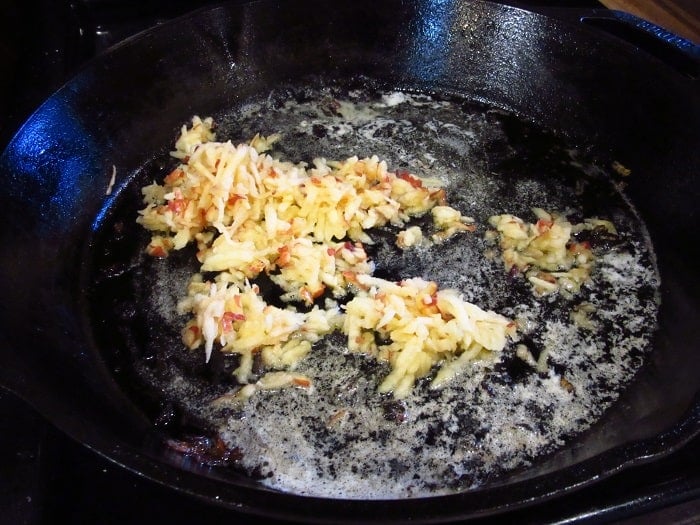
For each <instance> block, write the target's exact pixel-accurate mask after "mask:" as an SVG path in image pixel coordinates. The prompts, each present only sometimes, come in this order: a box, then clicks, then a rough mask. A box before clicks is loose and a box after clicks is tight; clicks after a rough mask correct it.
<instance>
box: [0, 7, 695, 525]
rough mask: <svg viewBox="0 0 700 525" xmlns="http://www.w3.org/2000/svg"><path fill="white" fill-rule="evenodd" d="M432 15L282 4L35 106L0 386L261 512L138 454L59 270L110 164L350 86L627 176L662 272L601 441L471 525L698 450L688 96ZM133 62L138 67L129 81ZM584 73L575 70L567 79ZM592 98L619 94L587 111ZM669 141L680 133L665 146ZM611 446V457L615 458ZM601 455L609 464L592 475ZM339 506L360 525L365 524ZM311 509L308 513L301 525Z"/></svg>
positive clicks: (142, 466) (125, 412)
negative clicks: (543, 141) (562, 140)
mask: <svg viewBox="0 0 700 525" xmlns="http://www.w3.org/2000/svg"><path fill="white" fill-rule="evenodd" d="M429 7H430V6H429V5H428V4H422V3H419V4H416V5H404V4H402V3H396V4H391V3H390V4H387V5H386V6H379V7H376V11H375V10H373V11H371V13H372V16H367V13H368V12H369V11H368V9H369V8H368V6H367V5H365V4H362V3H353V4H352V5H345V4H341V5H339V6H336V5H334V6H333V9H332V10H329V9H328V8H327V7H325V6H323V5H321V4H320V3H319V4H314V6H313V9H312V10H311V11H310V12H313V16H311V17H308V16H301V14H299V13H297V12H296V10H295V9H293V8H292V7H290V6H287V5H286V4H280V5H276V6H275V7H274V8H272V9H273V11H274V12H275V13H276V14H277V15H278V16H269V14H270V11H269V9H271V7H270V6H268V5H264V4H254V5H250V6H247V7H245V8H239V7H235V6H227V7H226V8H222V9H221V10H219V11H214V12H211V13H207V12H204V13H200V14H199V15H197V16H195V17H193V18H191V19H186V20H183V21H180V22H177V23H175V24H173V25H170V26H168V27H167V28H162V29H160V30H158V31H155V32H154V33H152V34H151V35H150V36H142V37H140V38H136V39H134V40H133V41H131V42H129V43H127V44H125V45H123V46H120V47H119V48H117V49H115V50H113V51H112V52H111V53H110V54H109V55H107V57H105V58H104V59H102V60H98V61H96V62H95V63H93V64H91V65H90V67H88V68H87V69H86V70H85V71H83V72H82V73H81V74H80V75H79V76H78V77H77V78H76V79H75V80H74V81H72V82H71V83H70V84H69V85H67V86H66V87H65V88H64V89H63V90H61V91H60V92H59V93H58V94H57V95H55V96H54V97H52V99H50V100H49V101H48V102H47V103H46V104H45V105H44V106H43V107H42V108H41V110H40V111H39V112H38V113H37V114H36V115H35V116H34V117H33V118H32V119H31V120H30V121H29V122H28V123H27V124H26V125H25V127H24V128H23V129H22V130H21V132H20V133H19V134H18V136H17V137H16V138H15V139H14V141H13V142H12V144H11V145H10V147H9V148H8V150H7V151H6V152H5V154H4V155H3V158H2V173H3V179H4V180H5V181H6V183H7V184H6V186H7V193H6V194H4V195H3V197H2V198H3V211H2V213H3V214H4V218H5V222H6V224H8V225H10V227H8V228H7V229H6V230H4V232H3V235H5V238H4V240H5V242H4V243H3V250H4V251H6V252H7V253H3V258H2V260H3V263H2V264H3V272H2V274H3V288H4V289H5V290H6V294H7V297H8V302H7V304H6V305H5V306H3V311H2V314H3V323H4V325H5V326H24V327H26V331H25V332H26V333H27V334H28V335H27V338H26V340H24V341H23V345H22V348H23V352H17V351H15V352H10V353H8V352H6V353H5V356H4V358H6V359H7V363H8V364H7V365H6V366H5V367H3V368H4V370H8V369H12V370H13V374H12V375H11V377H6V378H3V382H4V383H6V384H7V385H8V386H9V387H10V388H13V389H14V390H16V391H18V392H19V393H20V394H22V395H23V396H24V397H26V398H28V399H29V400H30V402H32V403H33V404H35V405H36V406H37V407H38V408H39V409H40V410H41V411H42V412H44V413H45V414H46V415H47V417H50V418H52V420H53V421H54V422H56V423H57V424H58V425H59V426H60V427H62V428H64V429H65V430H66V431H68V432H69V433H70V434H71V435H73V436H74V437H76V438H78V439H80V440H81V441H84V442H85V443H86V444H88V445H90V446H92V447H94V448H96V449H97V450H98V451H100V452H102V453H104V454H105V455H107V456H108V457H111V458H112V459H115V460H117V461H119V462H122V463H124V464H126V465H127V466H128V467H130V468H133V469H136V470H139V471H142V472H143V473H145V474H147V475H149V476H151V477H154V478H156V479H159V480H160V481H164V482H166V483H174V482H175V480H182V479H183V477H184V479H186V480H187V481H186V483H184V484H181V488H184V489H185V490H187V491H191V492H193V493H195V494H198V495H200V496H202V497H205V498H211V494H214V493H215V492H216V493H217V494H222V493H223V494H224V497H223V498H222V500H223V501H224V502H225V503H228V504H231V505H232V506H238V505H244V506H250V507H257V504H259V502H260V500H259V498H260V495H259V493H258V491H252V492H249V491H248V489H247V488H246V487H249V485H250V484H249V483H246V481H245V480H240V483H241V485H240V486H236V487H231V486H226V487H221V486H220V485H216V484H214V485H212V484H209V482H208V481H207V480H206V479H205V478H204V477H203V476H202V475H201V473H200V475H198V476H190V475H188V474H187V470H185V471H180V470H171V469H170V468H169V467H168V463H169V461H168V459H167V458H160V457H159V452H157V451H152V452H151V453H149V452H148V451H147V449H148V446H147V445H144V442H143V441H144V440H143V436H144V435H147V434H146V433H145V432H146V429H147V428H149V426H148V424H147V422H146V421H145V420H144V419H143V418H142V417H141V416H140V415H139V413H138V411H135V410H134V407H133V405H132V404H131V402H130V401H129V399H128V398H127V397H125V396H124V395H123V393H122V392H121V390H120V389H119V388H118V386H117V384H116V383H115V381H114V379H113V376H112V373H111V372H110V370H109V369H108V368H107V367H106V366H105V363H104V360H103V356H102V354H101V353H100V351H99V350H98V349H97V348H96V347H95V346H94V345H92V344H91V343H90V341H89V335H88V334H86V333H85V332H86V326H85V325H84V324H83V319H84V317H83V315H82V314H83V313H84V312H81V308H82V307H84V306H85V304H83V303H81V297H82V293H83V290H82V289H81V287H80V286H79V283H77V282H76V279H75V268H76V267H77V266H78V264H79V261H80V259H81V258H82V256H83V254H84V252H83V247H84V245H83V242H82V241H83V239H84V238H85V234H86V233H87V232H88V231H89V229H90V228H91V227H92V226H93V225H99V224H101V223H100V222H99V220H98V218H99V217H100V213H101V211H104V210H107V209H109V207H110V205H111V204H113V200H112V198H105V196H104V189H105V188H106V185H107V182H108V180H109V175H110V173H111V166H112V164H114V165H115V166H117V167H118V168H117V169H118V171H117V173H118V184H119V185H120V187H121V186H123V185H124V184H125V183H126V178H125V177H128V176H130V175H131V174H133V173H135V172H136V170H137V169H138V168H140V167H141V166H142V165H143V164H144V163H146V162H147V161H149V160H150V158H152V157H153V156H154V153H160V152H162V151H163V148H164V145H165V147H166V148H167V145H169V144H170V143H171V141H172V138H173V137H172V133H173V131H174V130H176V129H177V128H178V127H179V125H180V124H181V123H182V121H183V120H185V119H186V118H188V116H190V115H191V114H193V113H195V112H197V113H201V114H207V113H214V112H216V111H217V110H219V109H220V108H222V107H226V106H230V105H233V103H234V102H235V101H236V100H240V99H242V98H244V97H245V96H248V95H251V94H254V93H259V92H264V91H265V90H266V89H269V88H270V87H272V86H275V85H276V84H277V83H278V82H280V81H287V80H289V79H293V78H299V77H300V76H303V75H306V74H312V73H319V72H323V73H324V74H332V75H331V76H333V77H336V78H343V77H346V76H352V75H353V74H355V73H357V72H358V71H361V72H363V73H365V74H368V75H369V76H372V77H375V78H381V79H383V81H385V82H387V84H389V85H392V86H395V87H415V88H419V89H423V90H434V89H438V90H439V91H442V92H459V93H463V94H464V95H466V96H467V97H468V98H470V99H472V100H487V101H488V102H490V103H492V104H495V105H496V106H500V107H505V108H509V109H512V110H514V111H516V112H517V113H519V114H521V115H524V116H526V117H527V118H529V119H532V120H534V121H536V122H538V123H539V124H540V125H541V126H543V127H545V128H546V129H550V130H552V131H553V132H555V133H559V134H562V135H565V136H566V137H567V140H568V141H569V142H570V143H573V144H575V145H579V144H585V145H587V147H590V148H592V149H593V150H594V151H595V153H596V154H597V155H599V156H600V158H601V163H603V164H606V163H608V162H609V161H611V160H613V159H614V160H619V161H620V162H622V163H623V164H624V165H626V166H628V167H630V168H631V169H632V171H633V173H634V177H631V178H630V180H629V185H628V188H627V192H628V194H629V195H630V196H631V198H632V200H633V202H634V203H635V205H636V207H637V209H638V210H639V211H640V213H641V215H642V217H643V219H644V221H645V222H646V224H647V225H648V227H649V230H650V233H651V236H652V239H653V241H654V244H655V247H656V250H657V254H658V257H659V268H660V271H661V275H662V310H661V317H660V325H661V329H660V332H659V336H658V339H657V345H656V347H655V349H654V352H653V354H652V355H651V359H650V360H649V362H648V364H647V366H646V368H645V369H644V370H643V371H642V373H641V374H640V375H639V376H638V377H637V379H636V381H635V383H634V384H633V385H631V386H630V388H629V389H628V390H627V392H626V393H625V396H624V397H623V399H622V401H621V402H620V403H618V405H616V407H617V408H616V409H615V410H613V411H611V412H609V413H608V414H607V416H606V418H605V419H604V421H602V422H601V424H600V425H599V426H598V431H597V432H594V433H593V434H592V435H591V437H589V438H588V439H587V441H585V442H583V443H581V444H579V446H577V447H576V448H575V450H573V451H572V450H567V451H566V453H565V454H563V455H562V456H559V457H558V459H557V460H556V461H554V462H550V464H549V466H548V467H547V468H546V469H545V470H544V471H545V472H546V471H551V470H552V469H553V468H554V467H557V466H561V467H570V466H571V465H574V464H575V463H577V462H578V461H580V460H583V459H589V458H592V459H590V461H588V462H584V463H581V464H579V465H578V466H576V467H574V468H563V469H562V470H560V471H557V472H555V473H554V474H552V475H550V476H548V477H546V478H540V479H539V480H538V483H539V484H537V489H536V494H535V493H533V492H532V491H534V490H535V488H534V487H533V485H532V484H522V485H515V486H512V487H509V490H507V491H505V490H499V489H497V488H496V489H493V490H489V491H486V492H485V493H481V494H480V495H479V500H478V501H479V504H478V505H471V506H469V507H468V508H470V509H475V510H474V512H475V513H479V512H485V511H493V510H494V509H496V508H505V507H507V506H508V505H511V504H519V503H523V502H525V501H528V500H529V498H530V497H531V496H533V495H536V496H546V495H550V494H552V493H554V492H556V491H557V490H560V489H562V488H570V487H572V486H575V485H576V484H577V483H579V482H581V481H586V480H588V479H591V478H592V477H593V476H594V475H597V474H600V473H601V472H610V471H611V470H613V469H615V468H617V467H618V466H619V465H620V464H621V463H624V462H627V461H630V460H633V459H636V458H638V457H639V456H644V455H648V454H654V453H659V452H661V451H662V450H664V448H665V447H667V446H674V445H678V444H679V443H681V442H683V441H684V440H685V439H687V438H688V437H689V436H690V435H691V434H692V433H694V432H696V431H697V424H698V417H697V406H696V405H695V404H694V396H695V394H696V393H697V378H696V377H695V375H694V374H693V373H692V370H693V367H692V366H687V365H688V363H695V362H696V359H697V358H696V357H695V352H694V350H695V346H694V344H693V343H689V342H690V341H695V340H697V335H698V334H697V330H698V328H697V326H696V324H695V323H693V322H692V320H693V319H696V318H697V313H698V302H697V301H698V293H697V292H698V290H697V281H696V279H694V278H693V273H692V263H691V262H690V261H689V259H690V257H688V255H687V254H688V253H689V252H688V248H687V247H688V246H691V247H692V246H695V245H696V243H697V232H696V231H695V229H694V228H693V224H692V222H693V221H692V219H693V217H695V216H696V212H695V209H694V208H695V206H694V202H696V198H697V196H698V189H697V185H696V184H695V180H694V177H695V175H694V174H695V173H697V167H698V153H697V151H696V148H694V144H697V143H698V98H697V95H696V94H695V93H694V91H693V90H692V88H693V83H692V81H688V80H687V79H682V78H678V77H677V76H676V75H675V73H674V72H673V71H671V70H668V69H666V68H665V67H664V66H663V65H662V64H659V63H656V62H654V61H653V60H650V59H649V58H648V57H646V56H644V55H642V54H640V53H638V52H634V51H631V50H628V49H626V48H624V47H622V46H620V45H619V44H617V43H615V42H613V41H609V40H605V39H602V42H601V40H599V39H598V38H597V37H593V36H592V35H589V34H588V33H586V32H584V31H582V30H580V29H578V28H572V27H568V26H565V25H563V24H560V23H557V22H553V21H550V20H547V19H544V18H541V17H537V16H534V15H530V14H528V13H524V12H521V11H518V10H512V9H506V8H502V7H496V6H492V5H489V4H481V3H473V4H472V3H469V4H464V5H456V4H450V5H449V7H450V8H451V9H446V10H445V12H446V13H447V14H445V15H443V16H441V17H437V18H436V17H435V16H432V17H431V16H428V14H427V12H422V9H428V8H429ZM348 20H368V21H367V23H366V24H362V25H361V30H358V32H356V33H351V32H348V31H340V30H339V28H340V27H343V28H345V27H346V26H347V24H346V22H347V21H348ZM426 20H430V21H431V24H427V23H425V21H426ZM276 24H281V27H277V26H276ZM309 37H312V38H311V39H310V40H309ZM188 44H189V45H188ZM282 49H284V50H285V51H286V53H282V52H281V50H282ZM176 50H177V52H176ZM285 55H286V56H285ZM137 60H138V63H139V64H141V67H139V68H134V67H133V66H134V63H135V61H137ZM581 61H585V62H586V63H587V65H588V67H586V68H582V67H580V63H581ZM148 66H150V67H148ZM202 79H206V80H205V81H203V80H202ZM146 86H147V88H146ZM592 86H597V87H600V86H615V87H619V88H624V89H613V90H610V91H607V92H606V94H605V95H602V94H601V93H599V92H595V91H591V89H590V88H591V87H592ZM671 94H673V95H674V96H671ZM106 95H109V98H110V100H111V101H112V104H111V105H110V106H109V107H108V108H106V107H105V106H104V104H103V103H102V102H101V101H102V100H105V97H106ZM679 122H685V123H686V126H685V127H684V128H683V129H678V127H677V125H678V123H679ZM652 138H653V140H652ZM95 174H99V175H97V176H96V175H95ZM678 174H684V176H678ZM661 180H663V183H660V181H661ZM661 188H663V190H664V191H660V189H661ZM18 217H21V220H18ZM10 247H11V248H10ZM20 275H32V276H33V277H34V278H33V279H32V280H31V282H30V283H29V284H28V287H29V293H28V289H26V288H21V289H20V288H18V287H16V286H12V285H11V283H13V282H14V281H16V279H17V278H18V276H20ZM27 297H31V298H33V299H34V300H32V301H27V299H26V298H27ZM9 305H12V308H10V307H9ZM687 320H691V322H687ZM4 337H5V338H6V337H7V336H4ZM5 347H6V348H17V346H16V345H9V344H6V345H5ZM47 349H51V350H52V351H50V352H49V351H47ZM88 392H89V393H90V395H86V394H87V393H88ZM688 410H690V413H688V412H687V411H688ZM684 414H685V416H684ZM669 428H672V429H673V430H672V431H671V432H670V433H666V434H664V435H663V437H662V438H654V436H657V435H658V434H659V432H663V431H665V430H667V429H669ZM649 438H652V439H651V440H649V441H641V442H637V441H636V440H640V439H641V440H645V439H649ZM619 445H627V446H626V447H623V448H622V449H617V450H613V449H614V448H615V447H616V446H619ZM606 450H607V451H610V450H612V452H611V453H609V454H607V455H606V454H603V455H599V456H595V454H596V453H597V452H603V451H606ZM153 456H155V457H156V458H159V459H158V462H157V463H153V462H152V457H153ZM160 461H162V463H161V462H160ZM185 467H187V466H186V465H185ZM192 470H196V468H193V469H192ZM594 473H595V474H594ZM533 474H536V473H533ZM268 496H269V495H268ZM473 496H474V495H470V494H464V495H460V496H456V497H454V498H448V501H454V502H455V505H454V506H450V505H448V506H445V510H444V513H441V514H443V516H447V515H452V516H456V515H464V511H463V509H464V508H465V507H464V503H465V502H467V501H469V502H470V503H472V504H474V503H476V501H477V500H476V499H475V498H474V497H473ZM275 497H276V498H278V500H279V502H280V506H279V507H278V511H270V510H269V509H268V512H285V511H289V510H291V509H296V508H297V504H296V503H295V500H294V499H293V498H287V497H285V496H275ZM343 505H344V506H342V507H341V509H345V510H348V511H350V510H352V511H353V512H358V509H359V511H362V510H365V511H366V512H368V516H369V515H370V514H371V513H370V511H371V505H369V504H361V503H357V504H352V503H344V504H343ZM367 505H369V506H367ZM427 505H428V503H426V502H420V501H418V502H413V503H412V504H410V505H408V506H404V507H403V508H402V510H401V511H399V510H397V514H396V515H397V517H400V516H401V515H402V514H403V513H404V512H406V513H408V512H411V513H413V514H414V515H424V516H425V515H428V514H431V515H432V513H433V512H435V509H434V508H432V507H428V506H427ZM324 508H328V507H324V503H318V502H317V507H316V509H317V511H319V512H321V513H322V512H323V509H324ZM257 511H258V512H265V511H261V510H260V508H257ZM297 512H302V511H301V510H298V509H297ZM338 512H340V513H341V514H342V512H343V511H342V510H339V511H338ZM470 512H471V511H470ZM404 515H405V514H404ZM355 516H357V514H355Z"/></svg>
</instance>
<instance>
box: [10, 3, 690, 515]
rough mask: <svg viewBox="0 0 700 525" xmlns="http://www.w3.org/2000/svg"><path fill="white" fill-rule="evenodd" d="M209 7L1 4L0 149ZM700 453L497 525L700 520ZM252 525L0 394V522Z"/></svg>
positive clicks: (574, 7)
mask: <svg viewBox="0 0 700 525" xmlns="http://www.w3.org/2000/svg"><path fill="white" fill-rule="evenodd" d="M212 3H214V2H207V1H201V0H200V1H189V2H185V1H182V0H170V1H168V0H160V1H159V0H144V1H139V0H74V1H67V0H53V1H51V0H37V1H27V0H24V1H19V0H4V2H3V4H2V6H1V7H0V79H2V80H1V81H0V148H3V149H4V147H5V145H6V144H7V142H8V141H9V140H10V139H11V137H12V135H13V134H14V133H15V132H16V131H17V129H19V127H20V126H21V124H22V122H24V120H26V118H27V117H28V116H29V115H30V114H31V113H32V112H33V111H34V110H35V109H36V108H37V107H38V106H39V105H40V104H41V102H42V101H43V100H44V99H46V98H47V97H48V96H49V95H50V94H51V93H52V92H53V91H55V90H56V89H57V88H59V87H60V86H61V85H62V84H63V83H64V82H65V81H66V80H67V79H69V78H70V77H71V75H72V74H73V73H75V72H76V71H77V70H78V69H79V68H80V67H81V66H82V65H83V64H84V63H85V62H86V61H88V60H90V59H91V58H92V57H94V56H96V55H98V54H99V53H101V52H102V51H104V50H105V49H107V48H109V47H110V46H111V45H114V44H116V43H118V42H119V41H121V40H122V39H124V38H126V37H128V36H130V35H132V34H134V33H136V32H139V31H141V30H144V29H147V28H148V27H152V26H153V25H155V24H160V23H163V22H165V21H167V20H168V19H171V18H173V17H175V16H179V15H181V14H183V13H185V12H188V11H190V10H192V9H195V8H197V7H200V6H203V5H208V4H212ZM502 3H507V4H511V5H516V6H519V7H524V8H527V9H530V10H533V11H540V12H545V13H548V14H553V15H555V16H563V17H569V18H571V17H575V16H576V13H578V12H579V11H578V10H580V9H604V7H603V6H602V4H600V3H599V2H597V1H595V0H588V1H587V0H578V1H577V0H570V1H565V0H551V1H503V2H502ZM699 4H700V2H699ZM552 7H555V8H556V9H555V10H554V11H552ZM559 8H564V9H559ZM567 10H569V11H567ZM106 102H107V101H106ZM699 452H700V439H696V440H695V441H693V442H691V443H690V444H689V445H687V446H686V447H684V448H683V449H681V450H679V451H677V452H675V453H673V454H671V455H669V456H668V457H666V458H663V459H661V460H655V461H653V462H651V463H649V464H647V465H640V466H637V467H633V468H629V469H627V470H625V471H623V472H621V473H619V474H617V475H614V476H612V477H611V478H609V479H607V480H604V481H602V482H600V483H597V484H595V485H593V486H591V487H588V488H585V489H582V490H579V491H577V492H575V493H574V494H571V495H569V496H565V497H562V498H558V499H556V500H554V501H551V502H546V503H544V504H539V505H537V506H533V507H530V508H526V509H523V510H520V511H517V512H515V513H511V514H508V515H507V516H503V517H501V518H499V519H498V520H497V521H504V522H520V523H564V522H567V523H574V522H575V523H583V522H585V523H607V522H619V523H659V524H661V523H664V524H666V523H677V524H680V523H684V524H689V523H700V459H699V458H700V454H699ZM252 522H256V521H255V520H253V519H252V518H251V517H247V516H242V515H239V514H235V513H232V512H230V511H226V510H224V509H219V508H213V507H210V506H208V505H205V504H203V503H201V502H199V501H197V500H194V499H191V498H190V497H188V496H185V495H181V494H175V493H174V492H172V491H171V490H170V489H167V488H163V487H161V486H159V485H156V484H155V483H153V482H151V481H149V480H145V479H143V478H141V477H139V476H138V475H136V474H134V473H131V472H128V471H126V470H124V469H122V468H120V467H119V466H116V465H114V464H112V463H111V462H108V461H107V460H105V459H103V458H101V457H99V456H98V455H96V454H95V453H93V452H92V451H90V450H87V449H86V448H84V447H83V446H81V445H79V444H77V443H75V442H73V441H71V440H69V439H68V438H66V437H65V436H64V435H63V434H61V433H60V432H59V431H57V430H56V429H54V428H53V427H52V426H51V425H49V424H47V423H46V422H45V421H44V420H43V419H42V418H41V417H40V416H39V415H37V414H36V413H35V412H34V411H33V410H32V409H31V408H30V407H29V406H27V405H26V404H24V403H23V402H22V401H20V400H18V399H17V398H16V397H14V396H13V395H12V394H10V393H6V392H4V391H3V390H2V389H0V523H2V524H4V523H7V524H53V523H76V524H78V523H90V524H117V523H119V524H121V523H133V524H149V525H150V524H154V523H168V524H172V525H177V524H185V523H187V524H190V523H193V524H194V523H197V524H205V523H206V524H219V523H221V524H223V523H226V524H236V523H252ZM265 523H271V522H269V521H266V522H265Z"/></svg>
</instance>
